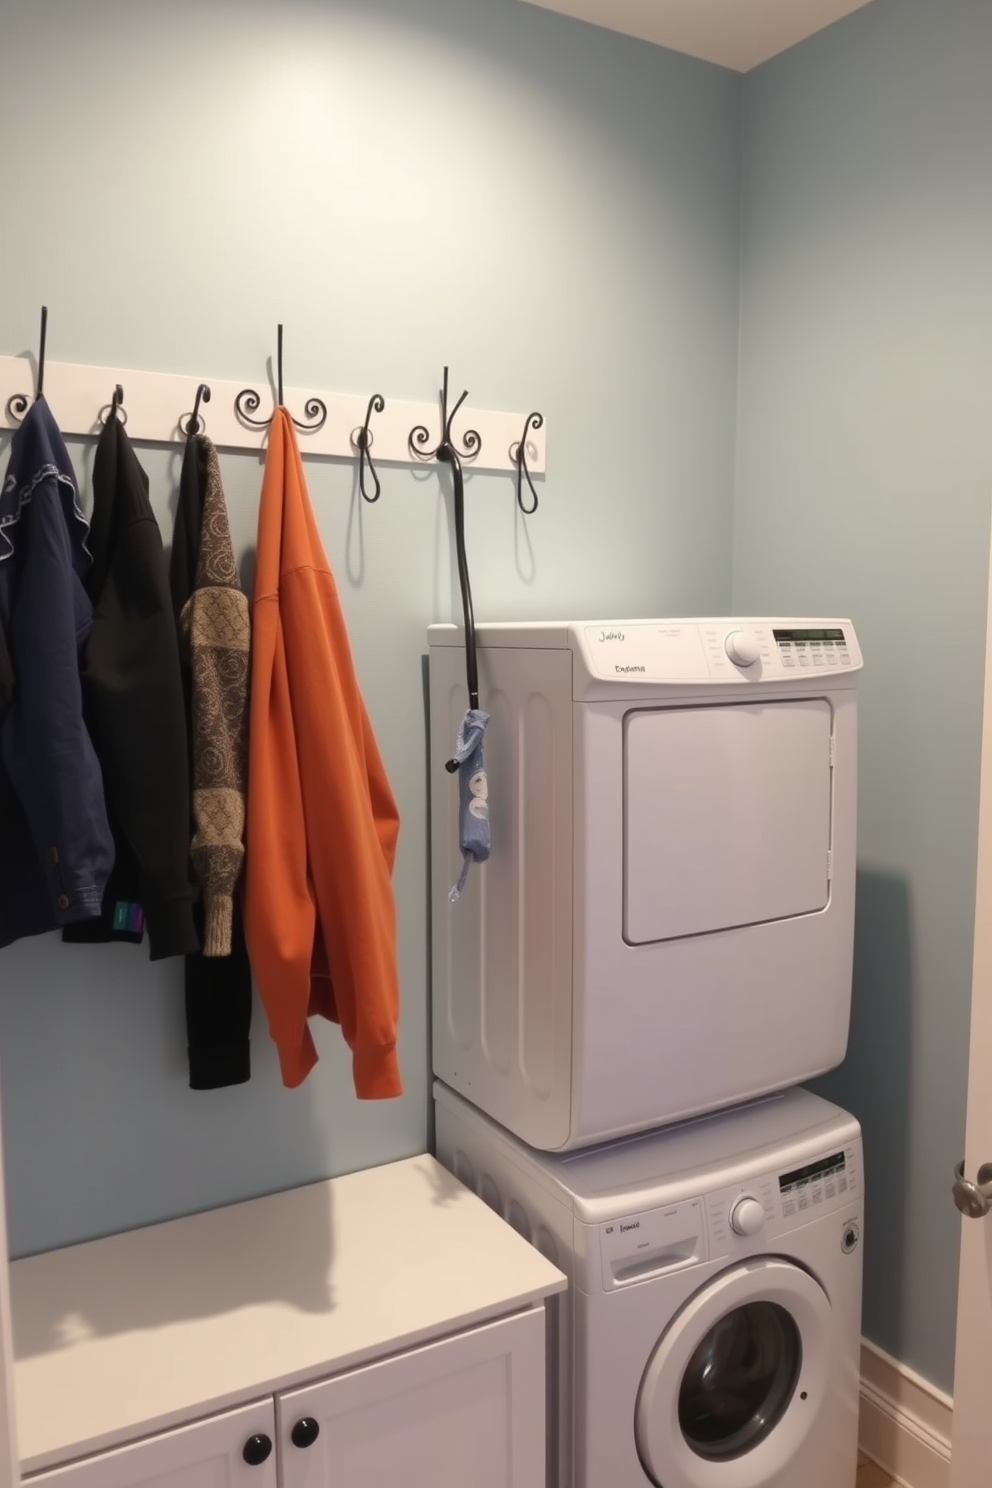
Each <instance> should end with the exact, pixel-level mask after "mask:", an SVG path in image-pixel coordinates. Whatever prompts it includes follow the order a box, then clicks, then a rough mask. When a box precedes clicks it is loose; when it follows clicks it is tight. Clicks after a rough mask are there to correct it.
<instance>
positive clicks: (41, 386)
mask: <svg viewBox="0 0 992 1488" xmlns="http://www.w3.org/2000/svg"><path fill="white" fill-rule="evenodd" d="M47 337H48V306H47V305H42V307H41V333H40V335H39V336H38V382H37V386H36V388H35V394H34V395H35V398H36V399H37V398H40V397H41V396H42V395H43V393H44V391H45V341H46V339H47Z"/></svg>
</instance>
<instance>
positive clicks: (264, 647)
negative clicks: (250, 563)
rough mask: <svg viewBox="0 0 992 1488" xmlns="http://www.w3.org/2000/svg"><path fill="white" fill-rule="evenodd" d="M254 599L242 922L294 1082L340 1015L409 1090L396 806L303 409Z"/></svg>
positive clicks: (280, 443)
mask: <svg viewBox="0 0 992 1488" xmlns="http://www.w3.org/2000/svg"><path fill="white" fill-rule="evenodd" d="M256 562H257V566H256V572H255V597H254V601H253V606H252V668H251V705H250V725H249V743H248V820H247V833H246V856H245V934H246V938H247V941H248V951H249V954H250V957H251V964H252V968H253V970H254V973H255V980H256V982H257V983H258V989H259V993H260V994H261V998H262V1002H263V1004H264V1006H265V1011H266V1014H267V1016H268V1022H269V1032H270V1033H271V1035H272V1038H273V1040H274V1042H275V1044H276V1047H277V1048H278V1050H279V1063H280V1067H281V1070H282V1078H283V1082H284V1083H285V1084H286V1085H299V1084H300V1082H301V1081H302V1080H303V1079H305V1077H306V1076H307V1074H308V1073H309V1072H310V1070H311V1069H312V1068H313V1066H314V1064H315V1063H316V1061H317V1050H316V1048H315V1046H314V1042H313V1038H312V1036H311V1033H310V1029H309V1027H308V1025H307V1016H308V1014H311V1013H319V1014H322V1015H323V1016H324V1017H326V1018H331V1019H333V1020H334V1021H335V1022H337V1023H340V1025H341V1031H342V1033H343V1034H344V1037H345V1039H346V1041H347V1043H348V1046H349V1048H350V1049H351V1053H352V1063H353V1072H354V1080H355V1092H356V1094H357V1095H359V1096H360V1097H363V1098H372V1099H375V1098H379V1097H384V1096H393V1095H400V1094H402V1085H401V1083H400V1075H399V1068H398V1066H397V1063H396V1022H397V1016H398V1011H399V989H398V977H397V969H396V912H395V906H394V902H393V891H392V883H391V874H392V868H393V858H394V855H395V852H396V837H397V833H398V830H399V817H398V814H397V811H396V804H395V802H394V800H393V795H392V792H391V790H390V788H389V782H388V780H387V779H386V772H385V770H384V768H383V764H382V760H381V758H380V756H379V750H378V748H377V746H376V742H375V738H374V737H373V734H372V728H371V725H370V723H369V719H368V715H367V713H366V711H365V705H364V703H363V701H362V697H361V694H360V693H359V690H358V682H357V679H356V677H355V669H354V664H353V662H352V658H351V647H350V645H349V643H348V635H347V632H346V630H345V625H344V618H343V616H342V614H341V606H340V604H339V602H338V596H337V586H336V585H335V582H334V576H333V575H332V573H331V571H330V568H329V566H328V563H327V559H326V558H325V556H324V551H323V547H322V546H321V541H320V536H319V534H318V532H317V524H316V522H315V520H314V515H313V511H312V509H311V506H310V498H309V496H308V495H307V488H306V481H305V479H304V475H303V466H302V462H301V460H300V454H299V450H298V448H297V444H296V435H295V432H294V429H293V423H292V419H291V418H290V416H289V414H288V413H287V412H286V410H285V409H284V408H277V409H276V412H275V416H274V418H273V420H272V423H271V426H270V428H269V442H268V453H267V455H266V460H265V475H264V478H263V481H262V497H261V504H260V507H259V514H258V555H257V560H256Z"/></svg>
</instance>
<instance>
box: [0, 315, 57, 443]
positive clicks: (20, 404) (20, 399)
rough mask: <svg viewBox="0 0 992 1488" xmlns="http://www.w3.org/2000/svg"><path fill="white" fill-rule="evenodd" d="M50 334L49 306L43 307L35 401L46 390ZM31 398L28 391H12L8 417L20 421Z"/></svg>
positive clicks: (9, 399) (7, 407)
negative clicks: (46, 366) (46, 358)
mask: <svg viewBox="0 0 992 1488" xmlns="http://www.w3.org/2000/svg"><path fill="white" fill-rule="evenodd" d="M47 335H48V306H47V305H42V307H41V333H40V335H39V337H38V374H37V377H36V378H35V389H34V396H35V402H37V400H38V399H39V398H40V397H41V396H42V395H43V393H44V391H45V340H46V337H47ZM30 401H31V400H30V399H29V398H28V396H27V394H26V393H11V395H10V397H9V398H8V399H7V402H6V405H5V407H6V412H7V417H8V418H10V419H13V420H14V421H15V422H16V423H20V421H21V419H22V418H23V417H24V415H25V414H26V413H27V411H28V408H29V407H30Z"/></svg>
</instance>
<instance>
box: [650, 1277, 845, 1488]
mask: <svg viewBox="0 0 992 1488" xmlns="http://www.w3.org/2000/svg"><path fill="white" fill-rule="evenodd" d="M830 1335H831V1327H830V1304H829V1302H828V1300H827V1296H826V1293H825V1292H824V1291H823V1289H822V1287H821V1286H820V1285H819V1283H818V1282H816V1281H815V1280H814V1279H813V1277H812V1276H810V1274H809V1273H808V1272H807V1271H804V1270H802V1269H801V1268H800V1267H798V1266H795V1265H792V1264H791V1263H790V1262H789V1261H785V1260H780V1259H778V1258H777V1257H762V1258H761V1259H758V1260H753V1261H746V1262H744V1263H743V1264H742V1265H740V1266H733V1267H731V1268H729V1269H728V1270H727V1271H723V1272H721V1273H720V1275H719V1276H717V1277H715V1278H714V1279H713V1280H712V1281H710V1282H708V1283H707V1285H706V1286H704V1287H702V1288H701V1289H700V1290H699V1291H698V1292H696V1293H695V1294H694V1296H692V1297H690V1298H689V1300H688V1301H687V1302H686V1303H685V1305H684V1306H683V1307H682V1309H681V1311H680V1312H678V1313H677V1314H676V1316H675V1317H674V1318H673V1319H672V1321H671V1323H670V1324H669V1326H668V1327H667V1328H666V1330H665V1332H664V1333H663V1334H662V1336H661V1338H660V1339H659V1340H658V1343H657V1344H656V1345H655V1348H654V1351H653V1352H652V1354H651V1357H650V1359H649V1360H648V1365H647V1368H646V1369H645V1371H644V1374H643V1376H642V1379H641V1384H640V1389H639V1390H638V1394H637V1404H636V1407H635V1412H634V1434H635V1438H636V1441H637V1450H638V1454H639V1456H640V1459H641V1465H642V1466H643V1468H644V1471H645V1472H646V1473H647V1475H648V1477H649V1479H650V1480H651V1482H652V1483H655V1484H656V1485H658V1488H716V1485H719V1484H723V1483H726V1484H727V1488H731V1485H732V1488H762V1485H763V1484H766V1483H768V1482H769V1481H772V1480H774V1479H775V1475H776V1474H778V1473H782V1472H785V1471H786V1470H788V1469H790V1468H792V1469H794V1470H795V1471H796V1472H797V1473H798V1472H799V1469H800V1467H801V1463H800V1462H799V1456H800V1453H801V1452H802V1448H803V1446H804V1444H805V1441H806V1438H807V1436H808V1435H809V1432H810V1430H811V1429H812V1427H813V1424H814V1422H815V1421H816V1418H817V1415H818V1414H819V1412H820V1410H821V1408H822V1406H823V1403H824V1399H825V1393H826V1380H827V1371H828V1366H829V1354H830V1348H831V1341H830ZM796 1481H797V1482H798V1481H801V1477H797V1478H796Z"/></svg>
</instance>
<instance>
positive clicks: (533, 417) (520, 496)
mask: <svg viewBox="0 0 992 1488" xmlns="http://www.w3.org/2000/svg"><path fill="white" fill-rule="evenodd" d="M543 423H544V414H543V413H529V414H528V415H527V417H526V419H525V420H524V432H523V433H522V434H521V436H520V443H519V444H518V445H517V452H516V454H515V455H514V453H513V447H512V445H511V447H510V455H511V457H512V458H513V459H514V460H515V461H516V465H517V505H518V506H519V508H520V510H521V511H522V512H523V514H524V516H525V517H530V516H532V515H533V514H534V512H536V511H537V492H536V491H535V490H534V482H533V481H532V480H531V478H530V471H529V470H528V469H527V435H528V433H529V432H530V430H531V429H540V428H541V426H542V424H543ZM524 477H526V480H527V484H528V486H530V494H531V495H532V496H533V498H534V500H533V503H532V504H531V505H530V506H524V492H523V480H524Z"/></svg>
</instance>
